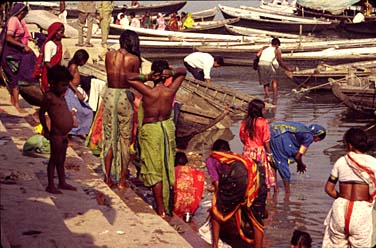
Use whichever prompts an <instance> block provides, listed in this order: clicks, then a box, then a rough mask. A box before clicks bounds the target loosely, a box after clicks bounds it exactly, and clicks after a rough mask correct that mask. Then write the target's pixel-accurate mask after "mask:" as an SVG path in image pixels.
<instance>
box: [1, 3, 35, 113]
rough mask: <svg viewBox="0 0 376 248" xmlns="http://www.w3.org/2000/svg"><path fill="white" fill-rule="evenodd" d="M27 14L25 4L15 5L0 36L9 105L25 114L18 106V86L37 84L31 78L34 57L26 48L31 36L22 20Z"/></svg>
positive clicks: (2, 64)
mask: <svg viewBox="0 0 376 248" xmlns="http://www.w3.org/2000/svg"><path fill="white" fill-rule="evenodd" d="M27 13H28V8H27V6H26V5H25V4H22V3H17V4H15V5H14V7H13V8H12V10H11V11H10V13H9V14H10V17H9V19H8V21H7V23H6V25H5V26H4V28H3V30H2V32H1V35H0V44H1V47H0V54H1V67H2V70H3V73H4V74H5V76H6V78H7V79H6V80H5V81H6V82H5V83H6V84H7V87H8V90H9V93H10V95H11V103H12V105H13V106H14V107H15V108H16V109H17V110H18V111H19V112H25V110H23V109H22V108H21V107H20V105H19V100H18V98H19V85H24V84H26V85H28V84H30V83H33V82H35V83H37V82H36V80H35V79H34V78H33V77H32V74H33V71H34V66H35V63H36V56H35V54H34V52H33V51H32V50H31V48H30V47H29V46H28V41H29V39H30V38H31V36H30V32H29V30H28V28H27V26H26V22H25V20H24V18H25V16H26V15H27Z"/></svg>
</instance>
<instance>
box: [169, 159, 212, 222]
mask: <svg viewBox="0 0 376 248" xmlns="http://www.w3.org/2000/svg"><path fill="white" fill-rule="evenodd" d="M204 182H205V173H204V172H201V171H199V170H197V169H195V168H192V167H191V166H189V165H182V166H176V167H175V188H174V212H175V214H176V215H178V216H180V217H182V216H183V214H184V213H185V212H189V213H191V214H194V213H195V212H196V210H197V208H198V206H199V205H200V201H201V198H202V195H203V193H204Z"/></svg>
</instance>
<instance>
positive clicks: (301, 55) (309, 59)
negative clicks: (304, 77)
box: [195, 39, 376, 68]
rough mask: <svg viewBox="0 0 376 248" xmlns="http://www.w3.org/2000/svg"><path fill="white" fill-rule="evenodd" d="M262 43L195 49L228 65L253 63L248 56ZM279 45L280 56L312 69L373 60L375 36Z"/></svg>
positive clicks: (293, 63) (257, 49) (253, 54)
mask: <svg viewBox="0 0 376 248" xmlns="http://www.w3.org/2000/svg"><path fill="white" fill-rule="evenodd" d="M293 41H294V39H293ZM269 42H270V41H269ZM265 44H267V43H263V44H260V43H255V44H253V45H234V46H227V47H221V46H217V47H210V46H200V47H196V48H195V50H196V51H200V52H208V53H212V54H215V55H221V56H222V57H223V58H224V61H225V64H227V65H230V64H231V65H242V66H248V65H252V60H251V59H250V58H253V57H254V56H255V54H256V53H257V52H258V51H259V49H261V48H262V47H263V46H265ZM280 48H281V49H282V58H284V59H285V60H288V62H289V63H290V62H291V63H292V64H291V65H296V66H298V67H300V68H312V67H316V66H317V65H318V64H320V63H327V64H330V65H335V64H339V63H346V62H348V63H350V62H356V61H364V60H372V59H374V58H375V57H376V53H375V50H374V49H375V47H374V39H342V40H328V41H307V42H302V43H300V44H299V41H298V40H295V42H281V47H280ZM337 48H338V49H337Z"/></svg>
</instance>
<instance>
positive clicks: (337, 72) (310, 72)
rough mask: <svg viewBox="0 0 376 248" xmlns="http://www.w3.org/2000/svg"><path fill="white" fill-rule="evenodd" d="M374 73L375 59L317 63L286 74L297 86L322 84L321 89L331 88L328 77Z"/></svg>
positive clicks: (375, 71) (358, 75) (375, 68)
mask: <svg viewBox="0 0 376 248" xmlns="http://www.w3.org/2000/svg"><path fill="white" fill-rule="evenodd" d="M372 74H376V60H370V61H361V62H355V63H346V64H339V65H327V64H319V65H318V66H317V67H315V68H309V69H304V70H299V69H298V70H296V71H293V72H291V73H286V75H287V76H288V77H289V78H290V79H291V80H292V81H294V82H295V83H296V84H298V85H299V86H310V87H316V86H320V85H322V87H320V88H321V89H329V90H330V89H331V86H330V85H328V84H327V82H328V79H329V78H332V79H333V80H338V79H341V78H344V77H346V76H348V75H355V76H357V77H363V76H369V75H372Z"/></svg>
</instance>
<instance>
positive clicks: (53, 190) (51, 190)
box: [46, 186, 62, 194]
mask: <svg viewBox="0 0 376 248" xmlns="http://www.w3.org/2000/svg"><path fill="white" fill-rule="evenodd" d="M46 191H47V192H48V193H51V194H62V192H61V191H60V190H58V189H57V188H56V187H55V186H47V187H46Z"/></svg>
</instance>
